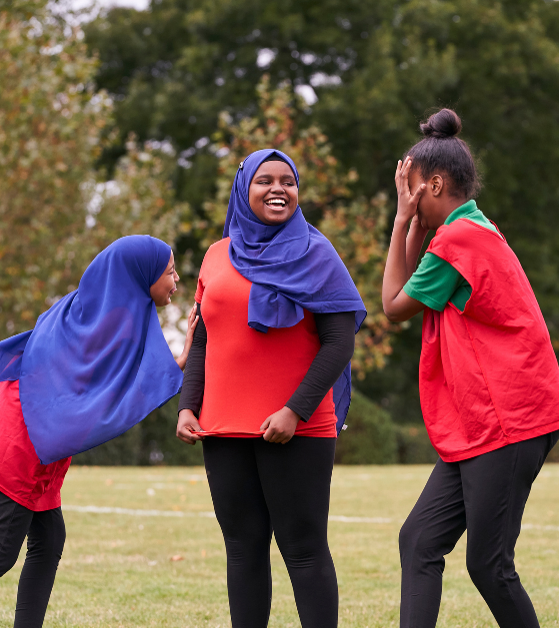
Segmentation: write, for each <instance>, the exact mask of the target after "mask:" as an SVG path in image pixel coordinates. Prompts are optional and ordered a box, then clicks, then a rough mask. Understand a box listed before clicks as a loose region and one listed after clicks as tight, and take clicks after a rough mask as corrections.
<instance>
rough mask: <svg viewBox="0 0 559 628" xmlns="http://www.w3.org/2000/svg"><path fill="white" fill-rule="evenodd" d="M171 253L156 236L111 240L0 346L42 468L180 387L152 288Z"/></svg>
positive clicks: (1, 362)
mask: <svg viewBox="0 0 559 628" xmlns="http://www.w3.org/2000/svg"><path fill="white" fill-rule="evenodd" d="M170 256H171V247H170V246H169V245H168V244H165V242H162V241H161V240H157V239H156V238H152V237H151V236H145V235H143V236H128V237H125V238H121V239H119V240H117V241H116V242H113V244H111V245H110V246H109V247H107V248H106V249H105V250H104V251H102V252H101V253H99V255H98V256H97V257H96V258H95V259H94V260H93V262H92V263H91V264H90V265H89V267H88V268H87V270H86V271H85V273H84V275H83V277H82V279H81V281H80V284H79V287H78V289H77V290H74V292H71V293H70V294H67V295H66V296H65V297H63V298H62V299H60V301H58V302H57V303H55V304H54V305H53V306H52V307H51V308H50V309H49V310H47V311H46V312H45V313H44V314H42V315H41V316H40V317H39V319H38V320H37V324H36V326H35V329H33V331H28V332H25V333H23V334H18V335H17V336H13V337H12V338H8V339H7V340H4V341H2V342H0V381H6V380H12V381H13V380H17V379H19V391H20V400H21V406H22V410H23V417H24V420H25V424H26V426H27V430H28V432H29V437H30V439H31V442H32V443H33V447H34V448H35V451H36V452H37V455H38V456H39V459H40V460H41V462H42V463H43V464H48V463H50V462H54V461H55V460H60V459H61V458H65V457H67V456H71V455H73V454H77V453H79V452H82V451H85V450H87V449H91V448H92V447H96V446H97V445H100V444H101V443H104V442H105V441H108V440H110V439H111V438H115V437H116V436H119V435H120V434H122V433H123V432H125V431H126V430H128V429H129V428H131V427H132V426H133V425H135V424H136V423H138V422H140V421H141V420H142V419H143V418H145V417H146V416H147V415H148V414H149V413H150V412H151V411H152V410H154V409H155V408H157V407H159V406H161V405H162V404H164V403H165V402H166V401H168V400H169V399H170V398H171V397H173V396H174V395H175V394H177V392H178V391H179V390H180V387H181V384H182V371H181V369H180V368H179V367H178V365H177V363H176V362H175V360H174V359H173V356H172V354H171V351H170V349H169V346H168V345H167V342H166V341H165V338H164V336H163V332H162V330H161V325H160V323H159V319H158V317H157V311H156V307H155V303H154V302H153V300H152V298H151V297H150V294H149V289H150V286H151V285H153V284H154V283H155V282H156V281H157V279H159V277H160V276H161V275H162V273H163V272H164V270H165V269H166V268H167V265H168V263H169V258H170Z"/></svg>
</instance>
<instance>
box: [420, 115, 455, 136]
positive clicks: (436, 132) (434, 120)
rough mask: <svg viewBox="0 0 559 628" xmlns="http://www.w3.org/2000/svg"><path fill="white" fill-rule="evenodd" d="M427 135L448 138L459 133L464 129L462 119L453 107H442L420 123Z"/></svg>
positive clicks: (424, 133) (422, 130)
mask: <svg viewBox="0 0 559 628" xmlns="http://www.w3.org/2000/svg"><path fill="white" fill-rule="evenodd" d="M419 128H420V129H421V132H422V133H423V135H425V137H434V138H437V139H446V138H449V137H454V136H455V135H458V133H460V131H461V130H462V121H461V120H460V118H459V117H458V114H457V113H456V112H455V111H452V109H441V110H440V111H437V112H436V113H434V114H433V115H432V116H430V117H429V120H427V122H422V123H421V124H420V125H419Z"/></svg>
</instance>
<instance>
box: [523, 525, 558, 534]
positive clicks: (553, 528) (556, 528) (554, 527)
mask: <svg viewBox="0 0 559 628" xmlns="http://www.w3.org/2000/svg"><path fill="white" fill-rule="evenodd" d="M522 529H523V530H553V531H554V532H557V531H559V526H540V525H538V524H537V523H523V524H522Z"/></svg>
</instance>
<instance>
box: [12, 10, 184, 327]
mask: <svg viewBox="0 0 559 628" xmlns="http://www.w3.org/2000/svg"><path fill="white" fill-rule="evenodd" d="M82 39H83V33H82V32H81V31H80V30H79V29H74V30H72V29H69V27H67V26H65V24H64V23H63V22H61V21H60V20H58V19H56V18H55V16H54V15H53V14H52V13H51V12H50V10H49V7H48V5H47V4H46V2H43V1H40V2H35V3H32V4H29V3H25V2H19V3H15V5H13V6H11V7H10V10H9V11H8V10H4V9H0V84H1V85H2V89H1V90H0V179H1V180H2V194H1V195H0V259H1V260H2V273H0V295H1V300H0V338H1V337H5V336H9V335H11V334H13V333H16V332H19V331H23V330H26V329H29V328H31V327H33V325H34V323H35V320H36V319H37V317H38V316H39V315H40V314H41V312H43V311H44V310H45V309H47V307H49V306H50V305H51V304H52V303H53V302H54V301H56V299H57V298H59V297H60V296H62V295H64V294H66V293H67V292H69V291H71V290H74V289H75V288H76V287H77V285H78V282H79V279H80V277H81V274H82V273H83V270H84V269H85V267H86V266H87V264H88V263H89V262H90V261H91V260H92V259H93V257H94V256H95V255H96V254H97V253H98V252H99V251H100V250H101V249H103V248H104V247H105V246H107V245H108V244H109V243H110V242H112V241H113V240H115V239H116V238H118V237H121V236H123V235H129V234H133V233H146V232H148V233H151V234H153V235H155V236H158V237H160V238H162V239H165V240H168V241H170V242H173V241H174V238H175V237H177V236H180V234H181V232H182V230H183V226H182V225H183V222H184V219H185V216H186V217H187V216H188V213H189V209H188V206H187V205H186V204H184V203H176V202H175V193H174V189H173V187H172V182H171V177H172V173H173V172H174V169H175V156H174V153H173V151H172V148H171V147H170V145H167V144H164V145H161V144H159V145H157V144H154V143H146V144H145V145H143V146H141V145H138V143H137V142H135V141H134V138H133V137H131V138H129V140H128V141H127V143H126V146H125V153H124V155H123V156H122V157H121V158H120V160H119V161H118V162H117V164H116V166H115V168H114V171H113V178H112V180H111V181H107V180H106V178H107V177H106V173H105V172H102V171H101V172H100V171H98V170H97V169H96V162H97V160H98V158H99V156H100V155H101V149H102V147H103V146H108V145H109V143H110V142H111V141H112V139H113V138H112V136H114V133H113V132H112V131H108V130H107V129H108V128H109V127H110V126H111V124H112V121H111V115H112V101H111V99H110V98H109V97H108V95H107V94H106V93H105V92H103V91H100V92H97V93H96V92H95V91H94V89H93V83H92V79H93V76H94V74H95V71H96V68H97V62H96V60H95V59H93V58H91V57H90V56H89V55H88V53H87V50H86V47H85V44H84V43H83V41H82Z"/></svg>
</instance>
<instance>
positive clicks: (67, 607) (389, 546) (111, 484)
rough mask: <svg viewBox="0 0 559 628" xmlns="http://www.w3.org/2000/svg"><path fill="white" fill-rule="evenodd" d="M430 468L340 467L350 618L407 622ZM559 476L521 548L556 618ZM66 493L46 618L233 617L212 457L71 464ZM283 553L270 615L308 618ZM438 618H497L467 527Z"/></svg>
mask: <svg viewBox="0 0 559 628" xmlns="http://www.w3.org/2000/svg"><path fill="white" fill-rule="evenodd" d="M429 472H430V467H428V466H401V467H389V466H386V467H337V468H336V469H335V472H334V478H333V483H332V505H331V515H332V521H331V523H330V546H331V549H332V553H333V555H334V561H335V563H336V568H337V573H338V579H339V585H340V626H341V627H347V628H357V627H359V628H366V627H369V628H373V627H375V628H377V627H381V626H382V627H383V628H384V627H388V626H397V625H398V596H399V563H398V547H397V539H398V530H399V527H400V525H401V523H402V522H403V520H404V519H405V517H406V515H407V513H408V511H409V510H410V509H411V507H412V506H413V504H414V502H415V500H416V498H417V496H418V495H419V493H420V491H421V489H422V487H423V485H424V483H425V481H426V479H427V477H428V475H429ZM558 487H559V465H554V464H548V465H546V466H545V467H544V469H543V471H542V473H541V474H540V477H539V478H538V480H537V481H536V483H535V485H534V489H533V491H532V496H531V498H530V501H529V504H528V508H527V512H526V515H525V518H524V522H525V527H524V530H523V532H522V535H521V537H520V541H519V544H518V549H517V568H518V571H519V572H520V574H521V577H522V579H523V583H524V586H525V588H526V589H527V590H528V591H529V593H530V594H531V596H532V599H533V601H534V603H535V605H536V609H537V611H538V615H539V617H540V621H541V625H542V627H546V628H551V627H552V626H559V509H558V508H557V501H558V497H557V495H558ZM63 504H65V505H66V510H65V514H64V517H65V520H66V527H67V533H68V538H67V542H66V548H65V550H64V556H63V559H62V562H61V564H60V568H59V572H58V576H57V581H56V584H55V588H54V592H53V595H52V597H51V602H50V605H49V609H48V612H47V619H46V622H45V626H46V627H49V628H50V627H56V628H58V627H63V626H64V627H70V626H72V627H76V628H77V627H79V628H86V627H102V626H103V627H104V626H111V627H114V628H117V627H119V628H120V627H122V628H129V627H130V628H131V627H136V626H141V627H148V626H157V627H161V628H179V627H180V628H202V627H203V628H225V627H228V626H230V622H229V618H228V605H227V591H226V581H225V552H224V547H223V541H222V538H221V534H220V531H219V528H218V524H217V522H216V520H215V518H214V517H213V516H212V503H211V499H210V495H209V491H208V485H207V482H206V479H205V475H204V470H203V469H202V468H197V467H182V468H178V467H174V468H145V467H144V468H132V467H72V468H71V469H70V472H69V474H68V477H67V479H66V482H65V485H64V490H63ZM89 506H91V507H93V508H87V507H89ZM103 508H104V509H105V511H103ZM119 509H121V512H118V510H119ZM134 510H142V511H146V510H151V511H152V513H151V514H150V515H148V514H146V513H145V512H143V513H142V512H133V511H134ZM99 511H100V512H99ZM272 562H273V574H274V589H273V605H272V617H271V620H270V627H271V628H280V627H281V628H284V627H285V628H287V627H297V626H299V625H300V624H299V621H298V618H297V613H296V611H295V604H294V601H293V596H292V591H291V586H290V583H289V579H288V576H287V572H286V570H285V567H284V566H283V562H282V559H281V556H280V554H279V552H278V550H277V547H275V546H273V549H272ZM22 564H23V552H22V555H21V556H20V560H19V561H18V563H17V565H16V567H15V568H14V569H13V570H12V571H11V572H10V573H9V574H7V575H6V576H5V577H4V578H2V581H1V585H0V626H2V627H3V628H4V627H5V628H7V627H8V626H11V625H12V621H13V619H12V617H13V607H14V604H15V595H16V588H17V580H18V577H19V572H20V570H21V566H22ZM438 625H439V626H444V627H447V628H462V627H464V628H466V627H467V628H482V627H483V628H484V627H490V626H496V624H495V622H494V621H493V619H492V616H491V615H490V613H489V611H488V610H487V609H486V607H485V605H484V603H483V601H482V599H481V597H480V596H479V594H478V593H477V591H476V589H475V588H474V586H473V585H472V584H471V582H470V581H469V579H468V574H467V572H466V569H465V539H462V541H461V542H460V544H459V545H458V547H457V548H456V549H455V551H454V552H453V553H452V554H451V555H450V556H449V557H448V560H447V568H446V572H445V582H444V595H443V604H442V609H441V614H440V619H439V624H438Z"/></svg>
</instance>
